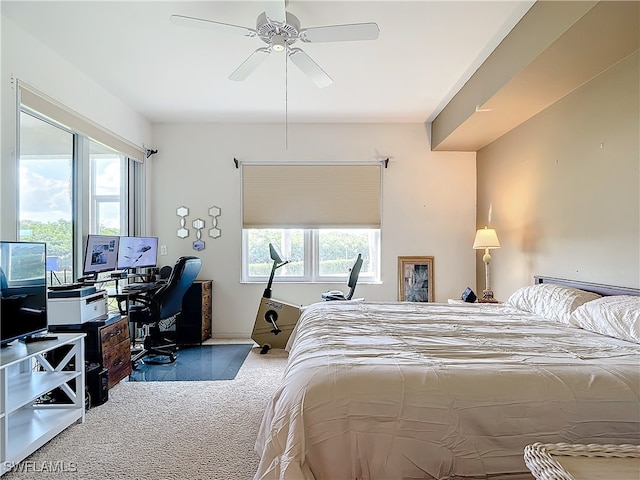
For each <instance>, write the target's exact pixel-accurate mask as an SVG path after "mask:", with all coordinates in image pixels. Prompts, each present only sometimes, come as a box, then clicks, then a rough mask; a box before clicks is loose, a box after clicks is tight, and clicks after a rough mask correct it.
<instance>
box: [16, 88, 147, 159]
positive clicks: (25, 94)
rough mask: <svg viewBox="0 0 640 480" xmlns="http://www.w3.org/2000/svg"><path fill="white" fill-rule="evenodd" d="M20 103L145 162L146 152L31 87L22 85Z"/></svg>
mask: <svg viewBox="0 0 640 480" xmlns="http://www.w3.org/2000/svg"><path fill="white" fill-rule="evenodd" d="M19 85H20V103H21V104H22V105H24V106H26V107H28V108H30V109H33V110H35V111H36V112H38V113H40V114H42V115H44V116H46V117H49V118H50V119H51V120H54V121H56V122H58V123H60V124H61V125H64V126H65V127H67V128H69V129H70V130H72V131H75V132H78V133H81V134H82V135H86V136H87V137H89V138H91V139H92V140H95V141H96V142H100V143H102V144H103V145H106V146H107V147H110V148H113V149H114V150H116V151H118V152H120V153H122V154H123V155H126V156H127V157H129V158H131V159H133V160H137V161H138V162H144V152H143V151H142V149H141V148H139V147H137V146H136V145H133V144H132V143H130V142H128V141H127V140H125V139H123V138H122V137H120V136H118V135H116V134H115V133H113V132H111V131H109V130H106V129H105V128H103V127H101V126H100V125H98V124H97V123H95V122H92V121H91V120H89V119H88V118H86V117H83V116H82V115H80V114H79V113H77V112H74V111H73V110H71V109H69V108H67V107H65V106H64V105H62V104H60V103H58V102H56V101H54V100H52V99H50V98H48V97H47V96H46V95H44V94H42V93H40V92H37V91H36V90H34V89H32V88H31V87H28V86H26V85H25V84H24V83H20V84H19Z"/></svg>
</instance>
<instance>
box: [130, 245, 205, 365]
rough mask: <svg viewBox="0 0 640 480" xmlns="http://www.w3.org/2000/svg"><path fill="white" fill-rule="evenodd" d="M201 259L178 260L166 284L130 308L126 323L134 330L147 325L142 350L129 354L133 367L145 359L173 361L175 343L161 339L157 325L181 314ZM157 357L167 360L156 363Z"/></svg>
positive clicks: (149, 360)
mask: <svg viewBox="0 0 640 480" xmlns="http://www.w3.org/2000/svg"><path fill="white" fill-rule="evenodd" d="M201 266H202V260H200V259H199V258H197V257H180V258H179V259H178V260H177V262H176V264H175V266H174V267H173V269H172V270H171V274H170V275H169V278H168V279H167V283H166V284H164V285H162V286H161V287H160V288H159V289H158V290H155V291H153V292H150V293H148V294H143V295H140V296H139V297H137V298H136V299H135V303H134V304H133V305H131V306H130V307H129V321H130V322H131V323H133V324H134V325H135V326H136V327H137V328H143V327H144V326H147V328H148V332H147V334H146V336H145V338H144V344H143V347H144V348H143V349H142V350H141V351H140V352H138V353H136V354H135V355H132V358H131V362H132V364H133V366H134V367H135V365H136V364H137V362H138V361H139V360H142V359H143V358H144V357H146V356H153V357H151V358H149V359H147V363H172V362H175V360H176V356H175V352H176V350H177V349H178V346H177V344H176V343H175V342H172V341H169V340H167V339H165V338H163V336H162V333H161V331H160V323H161V322H164V321H167V320H172V319H173V320H175V319H176V318H177V317H178V316H179V315H180V314H181V313H182V298H183V297H184V294H185V293H186V291H187V290H188V289H189V287H190V286H191V285H192V284H193V282H194V280H195V279H196V278H197V276H198V273H200V267H201ZM156 356H166V357H168V361H164V362H161V361H158V360H157V359H156V358H155V357H156Z"/></svg>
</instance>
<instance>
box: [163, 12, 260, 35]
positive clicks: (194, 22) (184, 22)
mask: <svg viewBox="0 0 640 480" xmlns="http://www.w3.org/2000/svg"><path fill="white" fill-rule="evenodd" d="M169 20H171V23H173V24H174V25H180V26H182V27H199V28H207V29H218V28H223V29H226V30H227V31H235V32H236V33H238V31H239V30H242V31H243V32H244V33H243V35H244V36H245V37H255V36H256V35H257V34H258V32H256V31H255V30H254V29H253V28H248V27H242V26H240V25H233V24H231V23H222V22H214V21H213V20H205V19H204V18H196V17H187V16H185V15H171V16H170V17H169Z"/></svg>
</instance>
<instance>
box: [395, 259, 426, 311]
mask: <svg viewBox="0 0 640 480" xmlns="http://www.w3.org/2000/svg"><path fill="white" fill-rule="evenodd" d="M398 300H400V301H401V302H433V257H398Z"/></svg>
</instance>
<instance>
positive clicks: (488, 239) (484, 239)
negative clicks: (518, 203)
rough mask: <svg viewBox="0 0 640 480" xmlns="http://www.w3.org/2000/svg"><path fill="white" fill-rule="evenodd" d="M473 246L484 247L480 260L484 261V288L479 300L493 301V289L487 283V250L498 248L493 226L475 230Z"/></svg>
mask: <svg viewBox="0 0 640 480" xmlns="http://www.w3.org/2000/svg"><path fill="white" fill-rule="evenodd" d="M473 248H474V249H475V250H481V249H483V248H484V255H483V256H482V261H483V262H484V272H485V279H486V286H485V289H484V290H483V291H482V299H481V300H478V301H480V302H495V300H494V299H493V291H492V290H491V286H490V285H491V284H490V283H489V263H490V262H491V254H490V253H489V250H490V249H492V248H500V242H499V241H498V235H496V231H495V230H494V229H493V228H487V227H484V228H482V229H480V230H478V231H477V232H476V238H475V240H474V242H473Z"/></svg>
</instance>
